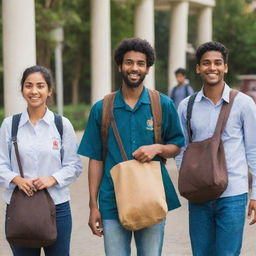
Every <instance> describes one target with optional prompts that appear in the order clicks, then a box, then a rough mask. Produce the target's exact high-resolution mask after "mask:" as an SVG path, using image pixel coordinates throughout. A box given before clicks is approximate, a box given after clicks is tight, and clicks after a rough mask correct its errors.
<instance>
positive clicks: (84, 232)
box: [0, 134, 256, 256]
mask: <svg viewBox="0 0 256 256" xmlns="http://www.w3.org/2000/svg"><path fill="white" fill-rule="evenodd" d="M79 135H80V134H79ZM79 137H80V136H79ZM83 164H84V167H85V171H84V172H83V173H82V175H81V176H80V177H79V179H78V180H77V181H76V182H74V183H73V184H72V185H71V197H72V200H71V207H72V214H73V232H72V242H71V255H72V256H103V255H104V249H103V240H102V238H98V237H96V236H93V235H92V234H91V231H90V229H89V227H88V225H87V221H88V214H89V212H88V186H87V185H88V184H87V171H86V170H87V164H88V160H87V159H86V158H83ZM168 170H170V173H171V177H172V180H173V182H174V184H175V186H176V187H177V171H176V169H175V167H174V164H173V161H168ZM0 193H1V194H2V189H0ZM181 203H182V207H180V208H179V209H177V210H175V211H172V212H170V213H169V214H168V217H167V224H166V228H165V240H164V248H163V254H162V255H163V256H191V255H192V254H191V249H190V244H189V237H188V221H187V218H188V217H187V212H188V211H187V202H186V201H185V200H183V199H182V198H181ZM4 214H5V205H4V203H3V202H2V200H0V256H11V252H10V249H9V246H8V244H7V242H6V240H5V237H4ZM132 255H133V256H135V255H136V253H135V249H134V245H133V248H132ZM241 255H242V256H255V255H256V224H255V226H249V225H248V224H247V223H246V224H245V235H244V243H243V250H242V253H241ZM120 256H122V255H120ZM205 256H207V255H205Z"/></svg>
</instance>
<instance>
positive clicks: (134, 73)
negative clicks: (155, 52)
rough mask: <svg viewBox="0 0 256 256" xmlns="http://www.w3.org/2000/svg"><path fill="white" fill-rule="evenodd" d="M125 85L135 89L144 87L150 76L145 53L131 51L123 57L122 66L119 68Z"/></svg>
mask: <svg viewBox="0 0 256 256" xmlns="http://www.w3.org/2000/svg"><path fill="white" fill-rule="evenodd" d="M119 71H120V72H121V74H122V78H123V81H124V83H125V85H127V86H129V87H132V88H135V87H138V86H140V85H142V82H143V80H144V78H145V76H146V75H147V74H148V71H149V67H148V66H147V58H146V55H145V54H144V53H141V52H136V51H129V52H126V53H125V55H124V57H123V62H122V65H121V66H119Z"/></svg>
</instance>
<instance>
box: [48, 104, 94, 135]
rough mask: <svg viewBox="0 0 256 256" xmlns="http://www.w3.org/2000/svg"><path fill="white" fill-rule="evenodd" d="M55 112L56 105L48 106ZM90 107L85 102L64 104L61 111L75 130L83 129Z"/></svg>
mask: <svg viewBox="0 0 256 256" xmlns="http://www.w3.org/2000/svg"><path fill="white" fill-rule="evenodd" d="M50 109H51V110H52V111H54V112H56V113H57V107H55V106H54V107H50ZM89 111H90V107H89V106H88V105H85V104H79V105H65V106H64V109H63V112H64V114H63V115H64V116H65V117H66V118H68V119H69V121H70V122H71V123H72V125H73V127H74V129H75V130H76V131H81V130H84V128H85V126H86V124H87V119H88V115H89Z"/></svg>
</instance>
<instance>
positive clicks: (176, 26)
mask: <svg viewBox="0 0 256 256" xmlns="http://www.w3.org/2000/svg"><path fill="white" fill-rule="evenodd" d="M2 3H3V7H2V10H3V53H4V55H3V57H4V62H3V63H4V99H5V102H4V108H5V113H6V115H11V114H13V113H17V112H20V111H22V110H23V109H24V108H25V102H24V100H23V99H22V97H21V96H20V89H19V87H18V86H17V85H18V84H19V80H20V77H21V74H22V72H23V70H24V69H25V68H26V67H28V66H32V65H35V64H36V43H35V6H34V4H35V3H34V0H26V1H20V0H2ZM154 4H155V1H154V0H137V6H136V11H135V36H136V37H141V38H143V39H146V40H147V41H149V42H150V43H151V45H153V46H154V34H155V33H154ZM188 12H189V1H188V0H184V1H183V0H180V1H176V2H172V4H171V13H172V15H171V21H170V40H169V41H170V45H169V49H170V51H169V69H168V71H169V73H168V76H169V78H168V80H169V86H173V85H174V84H175V77H174V70H175V69H177V68H178V67H184V68H185V67H186V48H187V31H188ZM91 17H92V20H91V56H92V57H91V88H92V95H91V99H92V103H94V102H96V101H97V100H99V99H102V98H103V96H104V95H106V94H108V93H109V92H110V91H111V80H112V79H111V31H110V0H104V1H102V0H91ZM197 38H198V43H199V44H201V43H203V42H206V41H210V40H211V39H212V8H211V7H207V6H205V7H204V8H203V9H201V11H200V13H199V16H198V37H197ZM146 86H147V87H148V88H151V89H153V88H154V87H155V70H154V68H153V67H152V68H151V70H150V73H149V75H148V76H147V78H146Z"/></svg>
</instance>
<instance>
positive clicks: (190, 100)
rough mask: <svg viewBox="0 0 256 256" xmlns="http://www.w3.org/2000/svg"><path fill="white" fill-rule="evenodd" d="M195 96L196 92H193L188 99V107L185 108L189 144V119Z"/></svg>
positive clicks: (190, 132)
mask: <svg viewBox="0 0 256 256" xmlns="http://www.w3.org/2000/svg"><path fill="white" fill-rule="evenodd" d="M197 94H198V92H195V93H194V94H192V95H191V96H190V97H189V100H188V106H187V131H188V138H189V143H191V142H192V129H191V123H190V119H191V116H192V110H193V105H194V102H195V98H196V95H197Z"/></svg>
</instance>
